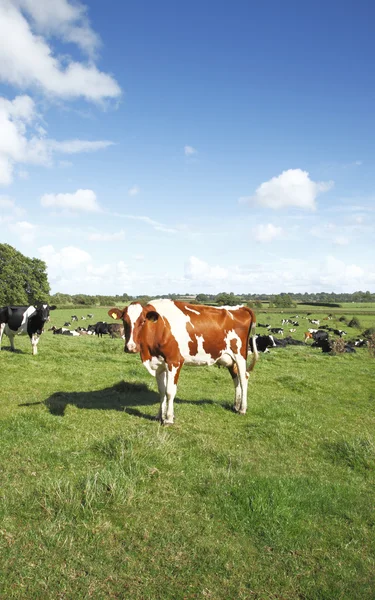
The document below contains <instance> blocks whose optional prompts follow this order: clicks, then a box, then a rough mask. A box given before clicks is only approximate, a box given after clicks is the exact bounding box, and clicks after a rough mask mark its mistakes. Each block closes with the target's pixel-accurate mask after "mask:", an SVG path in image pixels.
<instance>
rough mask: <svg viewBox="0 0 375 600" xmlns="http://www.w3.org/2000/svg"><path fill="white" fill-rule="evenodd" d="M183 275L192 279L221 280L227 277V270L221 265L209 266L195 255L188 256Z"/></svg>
mask: <svg viewBox="0 0 375 600" xmlns="http://www.w3.org/2000/svg"><path fill="white" fill-rule="evenodd" d="M185 277H186V278H187V279H193V280H194V281H203V282H204V281H209V280H216V281H222V280H224V279H227V278H228V270H227V269H224V268H223V267H219V266H214V267H211V266H210V265H209V264H208V263H206V262H205V261H203V260H200V259H199V258H197V257H196V256H190V258H189V260H188V262H187V264H186V265H185Z"/></svg>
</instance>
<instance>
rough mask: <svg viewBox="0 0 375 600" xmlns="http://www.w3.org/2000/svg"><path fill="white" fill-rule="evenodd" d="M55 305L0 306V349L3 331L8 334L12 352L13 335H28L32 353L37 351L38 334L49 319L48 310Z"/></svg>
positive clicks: (52, 308)
mask: <svg viewBox="0 0 375 600" xmlns="http://www.w3.org/2000/svg"><path fill="white" fill-rule="evenodd" d="M55 308H56V306H49V305H48V304H37V305H35V306H5V307H3V308H0V349H1V339H2V337H3V333H5V335H7V336H8V338H9V341H10V348H11V350H12V352H14V349H15V348H14V336H15V335H26V334H27V335H28V336H29V338H30V341H31V347H32V353H33V354H34V355H35V354H37V353H38V349H37V345H38V342H39V336H40V335H41V334H42V333H43V328H44V325H45V323H46V322H47V321H49V312H50V310H55Z"/></svg>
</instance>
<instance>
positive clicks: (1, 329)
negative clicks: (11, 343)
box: [0, 323, 5, 350]
mask: <svg viewBox="0 0 375 600" xmlns="http://www.w3.org/2000/svg"><path fill="white" fill-rule="evenodd" d="M4 329H5V323H1V324H0V350H1V340H2V338H3V333H4Z"/></svg>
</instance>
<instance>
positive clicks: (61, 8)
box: [13, 0, 100, 56]
mask: <svg viewBox="0 0 375 600" xmlns="http://www.w3.org/2000/svg"><path fill="white" fill-rule="evenodd" d="M13 1H14V4H16V5H18V6H19V7H20V8H21V9H22V10H24V11H25V12H26V13H27V14H28V15H29V16H30V17H31V19H32V22H33V25H34V26H35V27H36V29H37V31H38V33H45V34H46V35H57V36H59V37H62V38H63V40H65V41H66V42H72V43H74V44H77V45H78V46H80V47H81V49H82V50H83V51H84V52H86V53H87V54H89V55H91V56H92V55H94V54H95V52H96V50H97V48H98V46H99V45H100V39H99V37H98V35H97V34H96V33H95V32H94V31H93V30H92V29H91V27H90V24H89V22H88V19H87V16H86V8H85V7H84V6H83V5H82V4H80V3H78V2H75V4H74V5H72V4H70V2H68V1H67V0H53V2H51V0H38V1H37V2H35V0H13Z"/></svg>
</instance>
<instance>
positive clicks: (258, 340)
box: [249, 335, 276, 352]
mask: <svg viewBox="0 0 375 600" xmlns="http://www.w3.org/2000/svg"><path fill="white" fill-rule="evenodd" d="M254 344H256V347H257V350H258V352H269V350H268V348H275V347H276V344H275V340H274V339H273V335H254V337H251V338H250V340H249V351H250V352H254Z"/></svg>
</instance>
